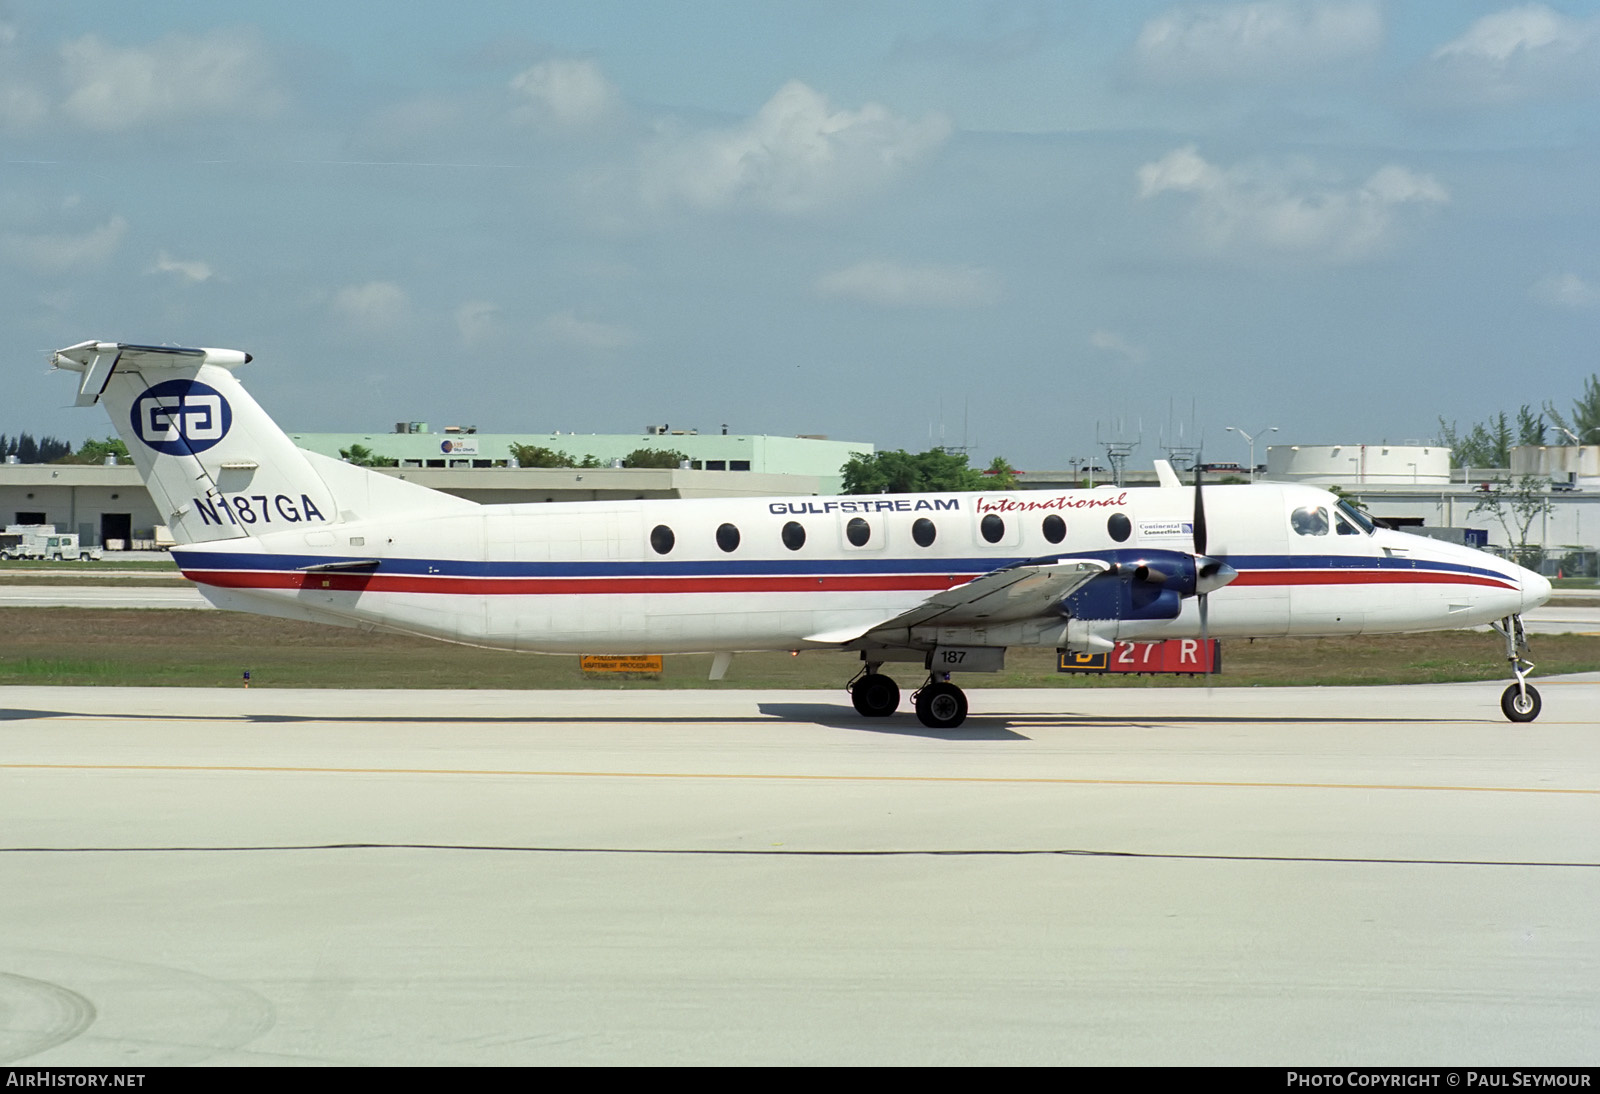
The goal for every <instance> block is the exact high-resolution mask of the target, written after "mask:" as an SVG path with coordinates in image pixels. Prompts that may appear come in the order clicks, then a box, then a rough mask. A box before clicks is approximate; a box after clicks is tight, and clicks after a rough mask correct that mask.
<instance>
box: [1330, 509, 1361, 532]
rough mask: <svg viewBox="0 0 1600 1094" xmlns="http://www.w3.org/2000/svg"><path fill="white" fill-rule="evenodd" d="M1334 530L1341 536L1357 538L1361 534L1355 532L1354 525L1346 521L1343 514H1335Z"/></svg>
mask: <svg viewBox="0 0 1600 1094" xmlns="http://www.w3.org/2000/svg"><path fill="white" fill-rule="evenodd" d="M1333 530H1334V531H1335V532H1338V533H1339V534H1340V535H1341V536H1356V535H1360V534H1361V533H1359V532H1357V531H1356V530H1355V526H1354V525H1352V524H1351V523H1350V522H1349V521H1347V520H1345V519H1344V514H1343V513H1335V514H1333Z"/></svg>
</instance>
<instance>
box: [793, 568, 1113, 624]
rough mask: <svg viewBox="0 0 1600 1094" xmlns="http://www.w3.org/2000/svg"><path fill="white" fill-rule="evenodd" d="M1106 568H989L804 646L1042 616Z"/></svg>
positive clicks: (1008, 621)
mask: <svg viewBox="0 0 1600 1094" xmlns="http://www.w3.org/2000/svg"><path fill="white" fill-rule="evenodd" d="M1109 569H1110V566H1109V565H1108V564H1106V563H1104V562H1101V561H1099V560H1098V559H1086V558H1074V559H1060V560H1055V561H1051V562H1022V563H1018V564H1017V565H1015V566H1007V567H1006V568H1004V569H1002V570H991V571H989V572H988V573H986V574H984V575H983V576H982V577H977V578H973V579H972V580H971V581H968V582H967V583H966V584H964V585H957V586H955V587H954V588H950V589H946V590H944V592H941V593H935V594H934V595H932V596H930V597H929V598H928V599H926V600H924V601H923V602H922V603H921V604H918V605H917V606H916V607H915V608H912V609H911V610H910V611H905V612H901V613H900V614H899V615H895V616H890V617H889V618H887V619H880V620H879V621H878V622H876V623H869V624H867V625H865V626H854V627H848V628H846V629H844V630H838V631H828V632H827V633H824V634H813V635H810V636H809V637H807V638H806V641H807V642H826V643H845V642H854V641H855V640H856V639H858V638H864V637H866V636H867V635H869V634H871V633H872V632H873V631H876V630H898V629H902V628H906V627H921V626H926V625H928V624H930V623H937V624H938V625H939V626H941V627H964V626H977V625H981V624H990V623H1010V622H1014V621H1016V620H1020V619H1030V618H1032V617H1034V616H1037V615H1046V614H1049V613H1051V612H1053V611H1054V610H1055V607H1056V605H1057V604H1059V603H1061V600H1062V598H1064V597H1067V596H1071V595H1072V594H1073V593H1074V592H1075V591H1076V590H1077V589H1078V588H1080V587H1081V586H1082V585H1083V584H1084V583H1086V582H1088V581H1089V580H1091V579H1093V578H1094V577H1096V576H1097V575H1099V574H1102V573H1105V572H1106V571H1107V570H1109Z"/></svg>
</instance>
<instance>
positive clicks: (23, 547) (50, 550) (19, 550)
mask: <svg viewBox="0 0 1600 1094" xmlns="http://www.w3.org/2000/svg"><path fill="white" fill-rule="evenodd" d="M104 554H105V553H104V552H103V551H101V550H100V548H98V547H82V546H80V545H79V543H78V533H76V532H58V531H56V528H55V525H53V524H8V525H6V530H5V531H4V532H0V559H16V558H40V559H53V560H54V561H56V562H60V561H62V560H64V559H69V558H75V559H77V560H78V561H80V562H89V561H91V560H93V561H95V562H98V561H99V560H100V559H101V558H103V557H104Z"/></svg>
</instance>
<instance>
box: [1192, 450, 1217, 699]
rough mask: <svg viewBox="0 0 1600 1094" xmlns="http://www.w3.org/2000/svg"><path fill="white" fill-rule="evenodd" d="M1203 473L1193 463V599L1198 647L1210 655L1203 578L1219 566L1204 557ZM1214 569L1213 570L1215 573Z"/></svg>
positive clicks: (1208, 669)
mask: <svg viewBox="0 0 1600 1094" xmlns="http://www.w3.org/2000/svg"><path fill="white" fill-rule="evenodd" d="M1202 477H1203V473H1202V472H1201V470H1200V461H1199V460H1196V461H1195V464H1194V578H1195V580H1194V590H1195V599H1196V600H1198V601H1199V602H1200V648H1201V649H1203V650H1205V651H1206V656H1207V657H1208V658H1209V657H1210V656H1211V642H1210V637H1211V634H1210V626H1209V621H1208V612H1207V605H1206V599H1207V595H1208V593H1209V590H1207V589H1206V587H1205V579H1206V577H1208V576H1210V575H1208V574H1207V573H1206V570H1207V568H1208V567H1210V566H1212V565H1216V566H1220V565H1221V563H1214V562H1213V561H1212V560H1211V559H1209V558H1207V557H1206V540H1207V536H1206V496H1205V494H1204V493H1203V492H1202V491H1201V489H1200V480H1201V478H1202ZM1215 572H1216V571H1213V573H1215ZM1210 675H1211V662H1210V661H1209V660H1208V661H1207V662H1206V676H1207V677H1210Z"/></svg>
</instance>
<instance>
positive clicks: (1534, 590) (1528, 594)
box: [1517, 567, 1550, 611]
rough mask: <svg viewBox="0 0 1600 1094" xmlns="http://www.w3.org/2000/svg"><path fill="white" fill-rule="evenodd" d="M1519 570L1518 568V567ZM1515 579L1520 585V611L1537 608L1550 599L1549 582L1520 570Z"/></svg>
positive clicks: (1530, 572) (1541, 576) (1528, 571)
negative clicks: (1519, 581) (1518, 580)
mask: <svg viewBox="0 0 1600 1094" xmlns="http://www.w3.org/2000/svg"><path fill="white" fill-rule="evenodd" d="M1519 569H1520V567H1519ZM1517 577H1518V578H1519V579H1520V580H1521V583H1522V610H1523V611H1529V610H1531V609H1533V608H1537V607H1538V606H1539V605H1541V604H1543V603H1544V602H1545V601H1546V600H1549V599H1550V580H1549V579H1548V578H1546V577H1544V576H1543V575H1541V574H1536V573H1534V572H1533V571H1532V570H1522V572H1521V573H1520V574H1518V575H1517Z"/></svg>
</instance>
